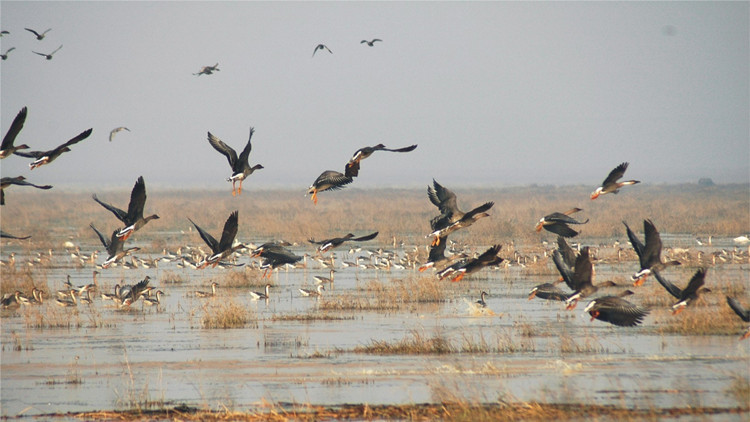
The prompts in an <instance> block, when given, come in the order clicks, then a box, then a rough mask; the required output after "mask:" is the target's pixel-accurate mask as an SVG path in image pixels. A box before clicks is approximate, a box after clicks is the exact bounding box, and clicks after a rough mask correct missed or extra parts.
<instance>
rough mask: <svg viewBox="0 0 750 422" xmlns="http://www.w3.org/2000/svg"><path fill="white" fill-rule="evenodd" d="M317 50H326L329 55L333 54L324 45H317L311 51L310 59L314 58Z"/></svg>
mask: <svg viewBox="0 0 750 422" xmlns="http://www.w3.org/2000/svg"><path fill="white" fill-rule="evenodd" d="M318 50H327V51H328V52H329V53H331V54H333V51H331V49H330V48H328V47H327V46H326V45H325V44H318V45H316V46H315V49H314V50H313V53H312V57H315V53H317V52H318Z"/></svg>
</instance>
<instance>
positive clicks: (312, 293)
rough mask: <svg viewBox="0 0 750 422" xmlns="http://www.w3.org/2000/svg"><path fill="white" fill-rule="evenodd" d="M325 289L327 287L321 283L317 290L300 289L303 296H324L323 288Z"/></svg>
mask: <svg viewBox="0 0 750 422" xmlns="http://www.w3.org/2000/svg"><path fill="white" fill-rule="evenodd" d="M325 289H326V288H325V287H323V285H322V284H319V285H318V288H317V290H310V289H299V293H300V294H301V295H302V296H318V297H319V296H323V290H325Z"/></svg>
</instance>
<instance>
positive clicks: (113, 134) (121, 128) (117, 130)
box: [109, 126, 130, 142]
mask: <svg viewBox="0 0 750 422" xmlns="http://www.w3.org/2000/svg"><path fill="white" fill-rule="evenodd" d="M123 130H127V131H128V132H130V129H128V128H126V127H125V126H120V127H116V128H114V129H112V130H111V131H109V142H112V140H113V139H115V135H116V134H117V132H122V131H123Z"/></svg>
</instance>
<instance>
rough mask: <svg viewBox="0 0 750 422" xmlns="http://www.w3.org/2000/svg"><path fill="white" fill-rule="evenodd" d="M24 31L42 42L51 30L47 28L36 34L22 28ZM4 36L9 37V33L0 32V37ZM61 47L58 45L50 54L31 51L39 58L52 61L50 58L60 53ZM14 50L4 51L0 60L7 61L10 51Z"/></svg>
mask: <svg viewBox="0 0 750 422" xmlns="http://www.w3.org/2000/svg"><path fill="white" fill-rule="evenodd" d="M24 29H25V30H27V31H29V32H31V33H32V34H34V36H35V37H36V39H37V40H38V41H42V40H43V39H44V38H45V37H46V36H47V33H48V32H49V31H51V30H52V28H49V29H47V30H45V31H42V32H37V31H36V30H34V29H31V28H24ZM5 35H10V32H9V31H0V37H1V36H5ZM62 47H63V46H62V44H60V46H59V47H57V48H56V49H54V50H53V51H52V52H51V53H39V52H37V51H32V53H34V54H37V55H40V56H42V57H44V58H45V59H47V60H52V56H53V55H54V54H55V53H57V52H58V51H60V49H61V48H62ZM15 49H16V47H10V48H9V49H7V50H5V51H4V52H3V53H2V54H0V59H3V60H8V55H9V54H10V52H11V51H13V50H15Z"/></svg>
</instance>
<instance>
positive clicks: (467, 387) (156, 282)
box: [1, 246, 750, 416]
mask: <svg viewBox="0 0 750 422" xmlns="http://www.w3.org/2000/svg"><path fill="white" fill-rule="evenodd" d="M12 248H13V247H12V246H11V247H5V248H4V251H3V255H5V256H7V253H9V252H11V251H13V250H14V249H12ZM294 249H295V252H296V253H298V254H300V255H302V254H303V253H305V252H310V249H312V248H303V247H297V248H294ZM479 249H481V250H483V249H482V248H479ZM15 251H16V252H17V255H16V264H15V270H12V269H8V268H5V269H4V270H3V271H4V272H3V282H4V283H6V282H9V281H10V280H11V279H14V278H18V277H27V276H24V275H23V274H28V271H31V273H30V274H32V275H33V277H34V280H35V285H36V286H37V287H42V288H43V290H47V291H49V292H50V293H51V294H52V295H54V293H55V292H56V291H57V290H58V289H62V288H63V287H64V286H63V284H62V282H63V281H64V280H65V277H66V275H68V274H70V275H71V277H72V281H73V284H74V285H82V284H86V283H89V282H91V278H92V271H93V270H94V269H95V268H94V267H93V266H92V265H90V264H89V265H86V266H84V267H80V266H75V265H73V260H72V259H71V258H70V257H69V255H68V254H67V253H65V254H63V251H60V252H59V254H57V255H53V256H52V259H51V262H49V263H48V264H47V265H46V266H41V265H39V264H38V265H36V266H34V267H33V268H31V269H29V268H28V267H26V268H25V267H24V266H23V265H22V263H23V262H27V261H29V260H31V259H32V258H33V256H36V254H35V253H34V254H33V256H32V255H30V254H25V253H24V251H22V250H20V249H16V250H15ZM394 252H396V253H397V254H398V256H399V257H403V256H404V255H405V254H406V253H407V252H408V251H407V250H404V249H395V250H394ZM602 253H603V252H602ZM355 255H357V256H364V257H367V255H366V254H365V253H364V251H362V252H359V253H356V254H355ZM157 256H160V254H154V255H153V256H152V257H157ZM336 256H337V260H336V267H337V268H336V273H335V281H334V282H333V284H332V285H327V286H326V287H327V290H325V291H324V292H323V297H322V298H308V297H302V296H301V295H300V294H299V292H298V288H300V287H307V288H312V287H313V286H314V280H313V278H312V277H313V276H314V275H322V276H326V277H327V276H328V275H329V274H328V270H327V269H323V268H322V267H321V265H320V264H319V263H317V262H315V261H314V260H312V259H308V260H307V268H304V269H302V268H298V269H289V270H281V271H277V272H274V274H273V275H272V276H271V278H270V281H269V282H270V284H272V287H271V289H270V293H271V298H270V299H269V300H268V301H263V300H260V301H254V300H251V299H250V296H249V295H248V292H249V291H250V290H253V291H262V286H263V285H264V284H265V282H266V281H264V280H261V279H260V274H261V272H260V271H259V270H256V269H250V268H249V265H246V266H245V267H236V268H232V269H221V268H216V269H206V270H195V269H190V268H180V267H178V266H177V261H172V262H161V263H159V266H158V268H149V269H146V268H143V267H140V268H136V269H125V268H124V267H123V266H118V267H116V268H110V269H106V270H99V271H101V275H100V276H99V281H98V283H99V291H98V292H96V294H95V295H93V297H94V301H93V303H92V304H90V305H84V304H79V305H78V306H77V307H75V308H61V307H57V306H56V305H55V304H54V299H50V298H48V299H47V301H46V302H45V304H43V305H37V306H21V307H18V308H15V309H6V310H3V311H2V367H1V369H2V414H3V415H4V416H13V415H18V414H20V413H23V414H26V415H29V414H31V415H33V414H45V413H53V412H81V411H91V410H97V409H124V408H132V407H147V406H149V405H154V406H161V405H166V406H170V405H177V404H181V403H187V404H189V405H191V406H196V407H199V408H205V409H213V410H218V409H223V408H224V407H227V408H230V409H235V410H243V409H250V408H254V407H255V406H258V405H259V404H260V403H262V402H264V401H267V402H296V403H313V404H322V405H337V404H345V403H369V404H408V403H423V402H440V401H441V400H451V399H462V400H471V401H479V402H497V401H498V400H504V401H512V402H515V401H541V402H550V403H596V404H598V405H607V404H612V405H618V406H624V407H628V408H665V407H686V406H716V407H734V406H738V405H739V406H745V403H746V400H747V397H743V395H746V394H748V387H747V385H748V377H749V374H748V362H749V361H750V360H749V359H748V357H749V353H748V347H750V342H748V341H745V342H739V341H738V337H739V334H741V327H739V329H738V330H735V332H733V333H731V334H728V333H721V334H718V335H705V334H702V335H695V334H693V333H691V332H690V331H684V332H681V331H680V330H670V329H668V328H669V327H673V326H675V325H676V323H675V322H673V321H672V320H671V319H672V318H675V319H680V318H686V317H689V315H690V314H691V313H693V312H703V313H706V315H708V314H709V313H712V314H713V313H725V312H731V311H728V309H727V308H726V304H725V303H724V296H723V294H722V293H721V290H722V288H723V286H728V285H731V284H733V283H734V284H739V285H740V287H741V288H739V290H740V291H744V287H742V286H746V285H747V280H748V274H749V272H748V263H747V256H746V252H745V257H744V261H743V262H740V263H739V264H736V263H735V264H732V263H729V264H726V265H717V266H715V267H711V268H710V269H709V276H708V278H707V285H710V286H711V287H714V288H715V287H716V286H717V285H720V286H722V287H720V288H715V289H714V290H715V291H717V292H719V293H717V294H715V295H707V297H706V300H705V302H704V303H700V304H698V305H697V306H695V307H692V308H689V309H687V310H686V311H684V312H683V313H681V314H679V315H677V316H674V317H673V316H671V315H669V311H668V306H669V304H671V303H672V299H671V298H669V297H668V296H667V294H666V293H665V292H664V290H663V289H662V288H661V287H660V286H658V285H657V284H656V283H654V282H653V281H652V280H649V281H648V282H647V284H646V285H645V286H642V287H639V288H637V289H639V290H637V292H638V293H637V294H636V296H634V299H633V301H634V302H637V303H645V304H648V305H651V306H652V311H651V314H650V315H649V316H648V317H647V318H646V320H645V321H644V323H643V324H642V326H639V327H634V328H622V327H614V326H612V325H609V324H606V323H603V322H600V321H593V322H591V321H590V320H589V317H588V315H587V314H586V315H584V313H583V307H584V306H585V303H586V302H587V301H583V302H582V303H581V304H579V306H578V307H577V308H576V309H575V310H573V311H566V310H565V309H564V305H562V304H561V303H560V302H547V301H542V300H539V299H534V300H531V301H529V300H528V299H527V298H528V292H529V290H530V289H531V288H532V287H533V286H534V285H536V284H539V283H542V282H550V281H553V280H554V279H555V278H556V277H557V275H556V274H555V273H554V268H553V267H552V264H551V262H547V258H543V257H542V258H543V259H542V260H541V261H542V262H540V263H537V264H533V265H531V264H529V265H526V266H523V267H522V266H519V265H516V264H515V262H514V263H513V265H510V266H508V267H503V268H491V269H486V270H483V271H482V272H480V273H477V274H474V275H471V276H469V277H466V278H465V279H464V280H462V281H461V282H458V283H451V282H450V281H449V280H447V279H446V280H444V281H442V282H440V283H432V281H431V280H432V279H431V275H430V274H428V273H419V272H417V271H416V270H414V269H397V268H395V267H391V268H390V269H389V270H383V269H365V268H359V267H342V265H341V263H342V262H343V261H347V260H354V259H355V256H351V255H349V254H348V253H347V251H346V250H337V251H336ZM141 257H142V258H146V257H147V256H141ZM363 260H364V258H363ZM366 260H367V262H371V258H369V257H368V258H366ZM511 260H512V258H511ZM239 262H242V263H248V262H250V259H249V258H248V257H247V255H243V256H242V257H241V258H240V259H239ZM634 269H637V268H636V263H635V262H633V261H622V262H616V263H605V262H603V263H602V264H600V265H597V278H598V279H599V280H605V279H614V280H616V281H618V280H619V281H621V282H625V281H626V280H624V279H623V277H627V276H623V275H624V274H627V275H629V274H630V273H631V272H632V271H633V270H634ZM692 272H694V267H693V268H683V269H679V270H675V271H671V272H669V274H670V278H671V279H674V280H675V282H676V284H679V285H684V283H686V281H687V280H688V279H689V277H690V275H691V273H692ZM42 275H43V277H42ZM146 275H148V276H150V277H151V279H152V281H151V285H152V286H154V287H156V288H158V289H161V290H163V291H164V292H165V295H164V296H162V303H161V304H160V305H159V306H158V307H144V306H143V301H138V302H137V303H136V304H134V305H133V306H132V309H124V310H123V309H118V308H117V307H116V306H114V304H113V302H111V301H109V302H105V301H103V300H102V299H100V292H102V291H103V292H107V293H109V292H111V291H112V290H113V287H114V285H115V284H116V283H123V282H124V283H126V284H134V283H135V282H137V281H139V280H141V279H143V278H144V277H145V276H146ZM44 278H46V285H45V284H44V282H43V281H41V282H40V280H44ZM237 280H245V281H240V282H238V281H237ZM211 281H216V282H218V283H219V287H218V288H217V294H216V296H215V297H212V298H198V297H196V296H195V294H194V293H193V292H194V291H195V290H210V287H209V285H210V283H211ZM426 284H432V285H433V286H434V287H433V289H440V290H443V291H441V292H437V293H435V296H433V299H431V300H424V301H413V300H412V299H414V298H415V297H416V296H419V295H420V294H421V293H419V292H418V290H419V289H418V286H420V285H426ZM29 286H30V285H29ZM482 290H484V291H486V292H488V294H489V296H488V297H487V299H486V302H487V310H479V309H478V308H477V307H476V306H475V305H474V302H475V301H476V300H477V299H478V297H479V292H481V291H482ZM655 297H657V298H658V299H659V300H654V299H653V298H655ZM435 298H437V299H435ZM662 299H663V300H662ZM740 299H741V300H742V301H743V302H744V303H747V300H746V299H747V298H746V296H740ZM227 302H232V303H234V304H237V305H239V306H240V307H241V308H243V309H246V310H247V311H248V314H247V316H248V321H247V323H246V324H245V325H244V327H242V328H229V329H217V328H205V327H204V321H203V319H204V317H206V316H207V315H212V314H217V313H219V312H220V311H221V310H222V309H226V308H227V306H228V305H227V304H226V303H227ZM412 340H413V341H415V342H419V341H422V342H427V343H430V344H435V342H443V344H445V345H447V348H446V349H441V350H442V351H443V352H444V353H419V354H405V353H395V352H390V353H389V352H385V353H382V354H376V353H367V352H366V351H364V350H363V349H366V348H367V347H370V346H374V345H376V344H385V345H391V346H394V345H398V344H401V343H403V342H406V341H412Z"/></svg>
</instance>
